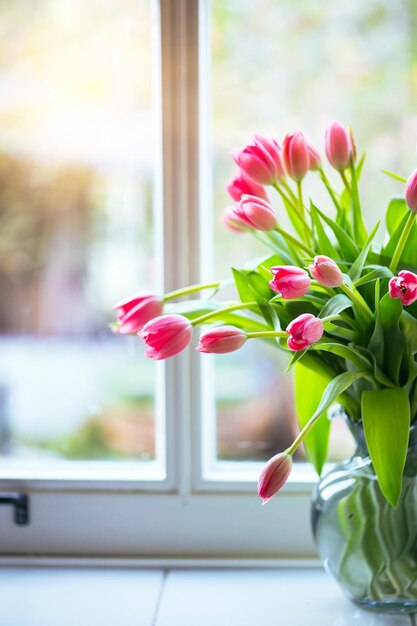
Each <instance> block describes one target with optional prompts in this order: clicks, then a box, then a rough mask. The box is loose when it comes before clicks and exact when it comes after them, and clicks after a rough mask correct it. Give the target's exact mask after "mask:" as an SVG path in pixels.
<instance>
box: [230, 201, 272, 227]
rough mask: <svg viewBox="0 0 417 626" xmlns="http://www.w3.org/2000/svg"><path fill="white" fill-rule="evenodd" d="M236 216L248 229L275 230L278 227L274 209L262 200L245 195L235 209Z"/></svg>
mask: <svg viewBox="0 0 417 626" xmlns="http://www.w3.org/2000/svg"><path fill="white" fill-rule="evenodd" d="M234 215H235V216H236V217H237V218H239V219H240V220H241V221H242V222H243V223H244V224H246V226H247V227H248V228H255V229H256V230H273V229H274V228H275V227H276V225H277V216H276V214H275V211H274V209H273V208H272V206H271V205H270V204H269V202H266V201H265V200H262V198H257V197H256V196H247V195H244V196H242V198H241V199H240V202H238V203H237V205H236V206H235V208H234Z"/></svg>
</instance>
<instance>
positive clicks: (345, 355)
mask: <svg viewBox="0 0 417 626" xmlns="http://www.w3.org/2000/svg"><path fill="white" fill-rule="evenodd" d="M310 350H320V351H324V352H331V353H332V354H337V356H340V357H341V358H342V359H345V360H346V361H350V362H351V363H353V365H355V367H357V368H358V369H359V370H364V369H365V370H369V372H371V371H372V369H373V368H372V365H371V363H370V362H369V361H368V359H367V358H366V357H364V356H363V355H362V354H359V353H358V352H357V351H356V350H353V349H352V348H349V346H345V345H343V344H342V343H332V342H323V343H322V342H321V341H318V342H317V343H314V344H313V345H312V346H310Z"/></svg>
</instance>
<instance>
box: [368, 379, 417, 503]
mask: <svg viewBox="0 0 417 626" xmlns="http://www.w3.org/2000/svg"><path fill="white" fill-rule="evenodd" d="M362 420H363V426H364V432H365V439H366V443H367V446H368V450H369V454H370V457H371V461H372V464H373V466H374V469H375V473H376V475H377V478H378V483H379V486H380V488H381V491H382V493H383V494H384V496H385V498H386V499H387V500H388V502H389V503H390V504H391V506H393V507H394V508H395V507H396V505H397V502H398V499H399V497H400V494H401V488H402V474H403V470H404V465H405V459H406V455H407V447H408V438H409V433H410V402H409V399H408V394H407V392H406V391H405V389H400V388H396V389H379V390H377V391H364V392H363V393H362Z"/></svg>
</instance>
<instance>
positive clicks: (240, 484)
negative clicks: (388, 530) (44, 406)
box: [0, 0, 316, 563]
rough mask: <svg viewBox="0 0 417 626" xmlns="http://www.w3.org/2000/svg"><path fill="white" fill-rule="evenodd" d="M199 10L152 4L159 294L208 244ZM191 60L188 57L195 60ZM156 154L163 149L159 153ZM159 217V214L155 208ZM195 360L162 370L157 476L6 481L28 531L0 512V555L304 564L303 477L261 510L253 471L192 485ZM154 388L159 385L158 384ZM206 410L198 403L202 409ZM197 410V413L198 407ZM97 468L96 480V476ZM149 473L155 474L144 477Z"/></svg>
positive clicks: (225, 470) (204, 65)
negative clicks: (163, 419) (161, 456)
mask: <svg viewBox="0 0 417 626" xmlns="http://www.w3.org/2000/svg"><path fill="white" fill-rule="evenodd" d="M208 2H209V0H159V2H158V1H157V0H154V7H153V8H154V12H155V18H156V23H157V24H159V25H160V33H159V36H158V37H156V38H155V39H156V40H157V41H158V42H159V45H157V53H156V55H157V57H159V61H160V63H159V64H158V65H159V67H160V68H161V71H160V75H159V78H158V74H157V73H156V76H157V80H156V82H157V83H158V84H157V88H156V92H157V94H158V98H157V101H158V103H159V106H158V109H159V111H160V113H161V119H162V124H161V133H160V141H159V143H158V145H157V149H156V152H157V155H156V164H157V166H156V171H157V176H156V185H155V189H156V205H157V206H156V208H157V210H156V215H157V216H159V217H158V218H157V224H156V226H157V228H156V230H157V233H159V236H158V244H157V247H158V252H159V256H160V258H163V273H164V281H163V287H164V289H165V290H171V289H175V288H178V286H182V285H186V284H192V283H195V282H198V281H199V280H200V278H201V275H202V274H204V261H203V259H204V258H205V259H206V258H207V255H208V254H209V247H210V245H211V237H210V228H211V227H210V220H209V219H208V218H207V216H208V214H209V211H210V204H211V203H210V189H211V179H210V153H209V137H208V127H209V115H208V104H207V103H208V101H209V100H208V97H207V95H208V86H209V80H208V77H209V62H210V55H209V4H208ZM196 51H198V54H197V53H196ZM161 146H162V148H163V149H162V150H161V149H160V147H161ZM162 206H163V207H164V210H163V211H162V210H161V207H162ZM205 375H206V373H205V371H204V370H203V369H202V365H201V358H200V356H199V355H197V354H195V351H194V350H189V351H187V352H186V353H184V354H181V355H180V356H178V357H176V358H175V359H173V360H171V361H170V362H168V363H166V366H165V375H164V376H163V377H162V379H163V385H164V393H163V394H162V395H163V396H164V398H165V403H166V415H167V416H168V419H167V423H166V427H165V434H166V441H167V445H166V459H165V461H166V474H165V472H164V471H163V469H162V468H161V467H159V468H157V469H158V472H157V473H156V474H154V476H153V477H149V479H148V480H140V477H139V476H138V475H137V473H136V472H137V470H136V469H135V467H136V466H135V465H134V464H132V466H129V465H127V466H125V468H124V469H123V472H122V474H120V475H119V477H118V478H117V479H115V478H114V477H113V476H112V472H111V466H110V465H109V473H108V474H106V468H105V466H103V465H102V464H100V470H99V471H100V475H99V476H98V475H97V476H92V475H91V474H90V475H89V476H88V478H83V475H82V465H79V464H77V467H78V468H80V472H81V474H80V477H79V478H76V477H74V476H72V477H71V478H68V477H65V475H63V476H61V477H55V478H54V479H51V478H48V477H47V476H39V475H37V476H36V475H35V474H32V475H31V473H30V472H29V471H28V470H25V471H24V473H22V472H20V474H19V473H18V472H16V471H15V472H13V470H9V471H8V474H6V473H5V472H3V476H2V477H0V490H1V491H17V492H24V493H26V494H28V495H29V499H30V517H31V522H30V524H29V525H28V526H21V527H19V526H15V525H14V524H13V521H12V509H11V507H3V506H2V507H0V528H1V529H2V532H1V533H0V554H1V555H2V556H3V560H4V559H9V560H10V558H14V557H19V555H20V556H23V555H27V554H31V555H35V556H36V555H38V556H39V555H43V556H45V555H49V556H57V555H65V556H67V557H69V556H72V557H74V556H75V555H77V556H84V557H87V556H88V557H91V556H112V557H116V556H118V557H131V558H133V557H134V558H136V559H159V561H158V562H159V563H160V562H161V559H165V560H172V559H191V558H193V559H197V558H198V559H206V560H207V559H215V558H220V557H221V558H229V559H238V562H246V561H247V560H248V559H249V560H250V559H257V562H258V560H259V559H264V560H266V561H271V559H272V560H273V559H277V558H294V557H297V558H310V557H314V556H315V554H316V553H315V548H314V545H313V540H312V536H311V531H310V515H309V507H310V499H311V491H312V486H313V483H314V480H315V479H314V476H313V474H312V472H311V471H310V470H309V469H306V468H305V467H304V466H300V467H299V468H296V469H295V470H294V472H293V476H292V478H291V480H290V481H289V483H288V484H287V485H285V487H284V488H283V490H282V492H280V494H278V495H277V496H276V498H275V499H274V500H273V501H271V502H270V503H269V504H268V506H267V507H265V508H261V507H260V501H259V499H258V498H257V496H256V476H257V474H258V472H259V469H260V467H261V465H260V464H244V465H245V467H244V470H243V471H242V468H241V466H240V465H239V464H233V463H219V464H218V469H216V470H215V471H213V472H211V474H210V475H207V474H206V475H203V472H202V463H201V459H202V457H203V445H202V442H203V441H207V437H210V436H212V434H210V433H209V432H208V431H207V426H206V423H207V420H203V419H202V417H203V415H202V413H203V411H202V405H203V402H202V400H201V398H202V395H201V392H200V390H201V389H204V385H203V384H202V381H203V379H204V377H205ZM162 379H161V380H162ZM203 401H204V402H205V403H206V402H207V401H208V400H207V398H204V394H203ZM206 406H207V405H206ZM103 468H104V469H103ZM153 470H155V467H154V468H153Z"/></svg>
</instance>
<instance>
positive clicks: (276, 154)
mask: <svg viewBox="0 0 417 626" xmlns="http://www.w3.org/2000/svg"><path fill="white" fill-rule="evenodd" d="M233 158H234V160H235V161H236V163H237V165H238V166H239V167H240V168H241V170H242V171H243V172H244V174H245V175H246V176H247V177H249V178H250V179H252V180H253V181H255V183H258V184H260V185H272V184H273V183H275V182H277V181H279V180H280V178H281V177H282V176H283V175H284V170H283V168H282V163H281V158H280V148H279V146H278V144H277V142H276V141H275V140H274V139H267V138H266V137H261V136H260V135H256V136H255V139H254V141H253V143H251V144H249V145H247V146H245V147H244V148H242V149H241V150H236V151H235V152H234V153H233Z"/></svg>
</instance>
